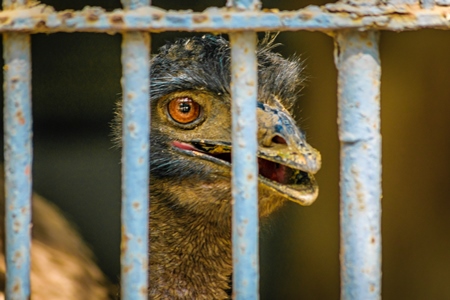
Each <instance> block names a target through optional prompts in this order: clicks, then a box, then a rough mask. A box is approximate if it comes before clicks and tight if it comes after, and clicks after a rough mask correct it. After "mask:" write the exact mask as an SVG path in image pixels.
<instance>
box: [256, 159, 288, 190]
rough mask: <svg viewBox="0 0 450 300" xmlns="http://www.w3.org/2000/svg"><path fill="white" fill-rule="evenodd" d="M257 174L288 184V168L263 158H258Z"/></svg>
mask: <svg viewBox="0 0 450 300" xmlns="http://www.w3.org/2000/svg"><path fill="white" fill-rule="evenodd" d="M258 166H259V174H261V175H262V176H264V177H266V178H268V179H270V180H273V181H276V182H278V183H281V184H288V183H289V182H288V181H289V178H290V177H291V176H289V174H288V173H290V172H289V170H290V168H287V167H286V166H283V165H281V164H278V163H274V162H271V161H268V160H265V159H263V158H258Z"/></svg>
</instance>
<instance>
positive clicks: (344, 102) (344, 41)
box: [335, 31, 381, 300]
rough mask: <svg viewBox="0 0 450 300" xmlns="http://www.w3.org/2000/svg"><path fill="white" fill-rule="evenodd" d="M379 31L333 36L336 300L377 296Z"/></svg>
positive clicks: (353, 32)
mask: <svg viewBox="0 0 450 300" xmlns="http://www.w3.org/2000/svg"><path fill="white" fill-rule="evenodd" d="M378 36H379V34H378V32H374V31H369V32H356V31H343V32H338V33H337V35H336V42H337V43H336V51H335V53H336V57H335V60H336V66H337V69H338V72H339V76H338V99H339V117H338V123H339V139H340V142H341V183H340V185H341V299H345V300H350V299H355V300H357V299H364V300H371V299H380V298H381V295H380V292H381V232H380V227H381V201H380V199H381V135H380V74H381V67H380V59H379V52H378Z"/></svg>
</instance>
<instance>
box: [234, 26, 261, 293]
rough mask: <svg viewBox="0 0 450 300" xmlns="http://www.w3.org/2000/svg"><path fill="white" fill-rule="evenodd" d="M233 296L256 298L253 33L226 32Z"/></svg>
mask: <svg viewBox="0 0 450 300" xmlns="http://www.w3.org/2000/svg"><path fill="white" fill-rule="evenodd" d="M230 42H231V71H232V77H231V78H232V81H231V94H232V98H233V100H232V101H233V102H232V105H231V107H232V116H233V121H232V131H233V133H232V143H233V151H232V161H233V164H232V193H233V220H232V228H233V237H232V244H233V298H234V299H237V300H244V299H245V300H247V299H259V253H258V251H259V250H258V223H259V222H258V190H257V188H258V165H257V158H256V153H257V138H256V132H257V128H258V121H257V119H256V101H257V90H258V78H257V60H256V54H255V53H256V33H254V32H243V33H238V34H230Z"/></svg>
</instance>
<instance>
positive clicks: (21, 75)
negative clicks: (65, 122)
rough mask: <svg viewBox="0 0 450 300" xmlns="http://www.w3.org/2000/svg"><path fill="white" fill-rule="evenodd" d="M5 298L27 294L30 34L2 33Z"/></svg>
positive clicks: (30, 135)
mask: <svg viewBox="0 0 450 300" xmlns="http://www.w3.org/2000/svg"><path fill="white" fill-rule="evenodd" d="M3 56H4V59H5V66H4V68H3V70H4V80H5V82H4V94H5V96H4V97H5V98H4V99H5V108H4V126H5V133H4V135H5V137H4V138H5V194H6V195H5V196H6V201H5V214H6V224H5V228H6V299H15V300H22V299H24V300H25V299H29V297H30V233H31V232H30V231H31V230H30V229H31V182H32V179H31V164H32V155H33V153H32V151H33V150H32V125H31V54H30V36H29V35H28V34H23V33H8V34H4V35H3Z"/></svg>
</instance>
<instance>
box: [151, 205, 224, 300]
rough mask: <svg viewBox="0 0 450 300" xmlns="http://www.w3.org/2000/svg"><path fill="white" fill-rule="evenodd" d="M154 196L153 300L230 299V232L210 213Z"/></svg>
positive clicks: (152, 220)
mask: <svg viewBox="0 0 450 300" xmlns="http://www.w3.org/2000/svg"><path fill="white" fill-rule="evenodd" d="M158 198H159V197H152V198H151V207H150V283H149V285H150V290H149V296H150V299H227V298H228V296H227V293H226V292H225V291H226V290H227V289H229V282H228V281H229V276H230V275H231V272H232V265H231V263H232V261H231V240H230V239H231V236H230V235H231V233H230V230H231V229H230V225H229V222H226V223H228V225H227V226H219V225H218V224H217V223H215V222H211V221H210V220H208V218H207V217H206V216H205V215H202V214H198V213H194V212H191V211H189V210H188V209H186V208H183V207H180V206H176V205H170V204H169V203H167V202H164V201H160V200H161V199H158Z"/></svg>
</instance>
